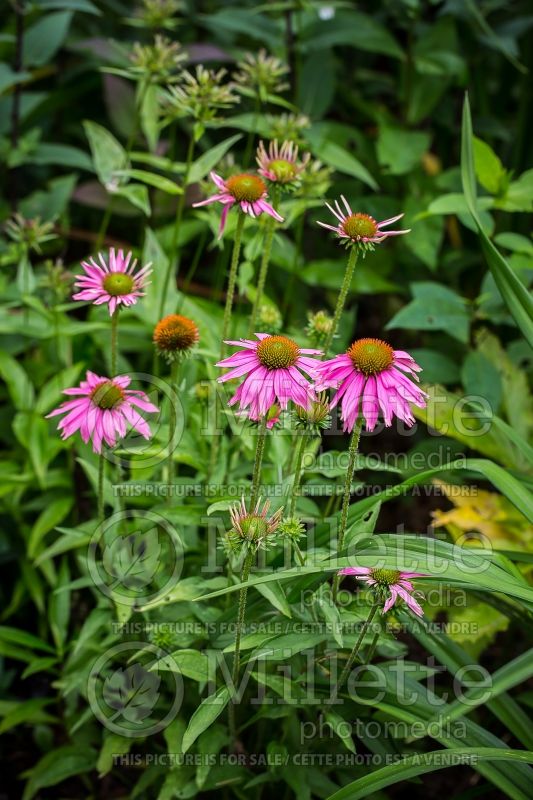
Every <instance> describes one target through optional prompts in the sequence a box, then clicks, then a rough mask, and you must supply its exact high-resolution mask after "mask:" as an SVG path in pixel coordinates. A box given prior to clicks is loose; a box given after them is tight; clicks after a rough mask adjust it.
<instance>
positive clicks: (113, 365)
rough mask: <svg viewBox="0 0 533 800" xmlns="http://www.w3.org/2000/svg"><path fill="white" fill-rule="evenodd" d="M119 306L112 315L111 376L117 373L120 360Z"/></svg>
mask: <svg viewBox="0 0 533 800" xmlns="http://www.w3.org/2000/svg"><path fill="white" fill-rule="evenodd" d="M118 314H119V310H118V308H117V309H115V311H114V312H113V314H112V315H111V377H112V378H114V377H115V375H116V374H117V360H118Z"/></svg>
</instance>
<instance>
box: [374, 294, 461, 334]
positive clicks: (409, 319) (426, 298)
mask: <svg viewBox="0 0 533 800" xmlns="http://www.w3.org/2000/svg"><path fill="white" fill-rule="evenodd" d="M411 289H412V292H413V296H414V300H412V301H411V302H410V303H408V304H407V305H406V306H404V307H403V308H401V309H400V310H399V311H398V313H397V314H395V315H394V317H393V318H392V319H391V320H390V321H389V322H388V323H387V325H386V329H387V330H390V329H393V328H408V329H409V328H412V329H414V330H421V331H445V333H448V334H449V335H450V336H453V337H454V338H455V339H458V340H459V341H460V342H464V343H466V342H468V337H469V330H470V314H469V311H468V308H467V306H466V301H465V300H464V299H463V298H462V297H460V296H459V295H458V294H456V293H455V292H454V291H453V290H452V289H449V288H448V287H447V286H443V285H442V284H439V283H427V282H420V283H413V284H411Z"/></svg>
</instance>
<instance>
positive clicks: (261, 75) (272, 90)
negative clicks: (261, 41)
mask: <svg viewBox="0 0 533 800" xmlns="http://www.w3.org/2000/svg"><path fill="white" fill-rule="evenodd" d="M237 68H238V72H236V73H235V74H234V76H233V78H234V80H235V82H236V84H237V90H238V91H239V92H241V93H242V94H244V95H246V96H248V97H256V98H257V99H258V100H260V101H261V102H262V103H265V102H266V101H267V100H268V95H269V94H279V93H280V92H283V91H285V89H288V88H289V84H288V83H287V81H286V80H285V76H286V75H287V74H288V72H289V68H288V66H287V65H286V64H284V63H283V61H281V60H280V59H279V58H276V56H271V55H269V54H268V53H267V51H266V50H265V49H261V50H260V51H259V52H258V53H246V55H245V56H244V58H243V59H242V61H238V62H237Z"/></svg>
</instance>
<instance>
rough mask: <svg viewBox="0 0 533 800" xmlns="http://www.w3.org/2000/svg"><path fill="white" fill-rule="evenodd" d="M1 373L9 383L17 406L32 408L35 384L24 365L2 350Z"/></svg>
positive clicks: (23, 408)
mask: <svg viewBox="0 0 533 800" xmlns="http://www.w3.org/2000/svg"><path fill="white" fill-rule="evenodd" d="M0 375H1V376H2V379H3V380H4V381H5V383H6V384H7V388H8V390H9V394H10V395H11V399H12V401H13V403H14V405H15V408H18V409H19V410H21V411H24V410H27V409H30V408H31V407H32V406H33V402H34V390H33V385H32V383H31V381H30V379H29V378H28V376H27V375H26V373H25V371H24V369H23V367H21V365H20V364H19V363H18V361H15V359H14V358H12V357H11V356H10V355H8V354H7V353H2V352H0Z"/></svg>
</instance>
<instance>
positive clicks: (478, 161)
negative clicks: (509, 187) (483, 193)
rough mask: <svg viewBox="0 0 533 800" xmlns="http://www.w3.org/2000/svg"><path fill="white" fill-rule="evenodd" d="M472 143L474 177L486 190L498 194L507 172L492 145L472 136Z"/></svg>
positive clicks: (503, 186)
mask: <svg viewBox="0 0 533 800" xmlns="http://www.w3.org/2000/svg"><path fill="white" fill-rule="evenodd" d="M473 145H474V164H475V169H476V177H477V179H478V181H479V182H480V184H481V185H482V186H483V188H484V189H486V190H487V192H490V193H491V194H500V193H501V192H502V191H503V190H504V189H505V185H506V181H507V172H506V171H505V169H504V166H503V164H502V162H501V161H500V159H499V158H498V156H497V155H496V153H495V152H494V150H493V149H492V147H489V145H488V144H486V142H484V141H482V140H481V139H478V138H477V136H474V138H473Z"/></svg>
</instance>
